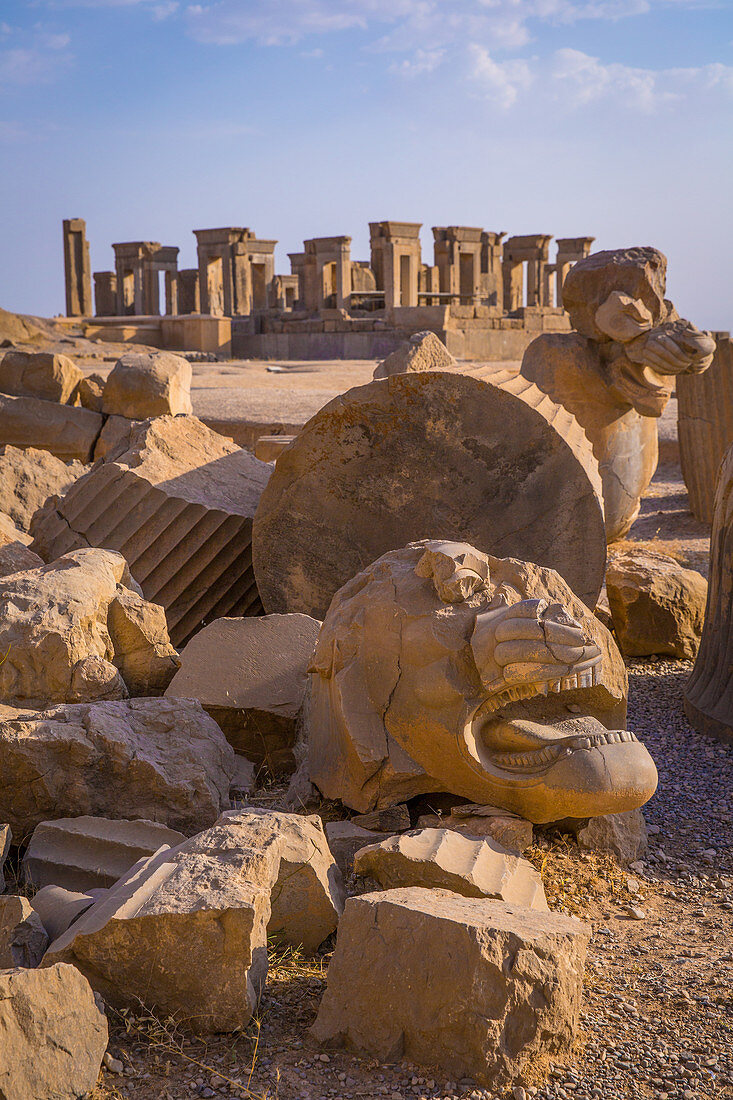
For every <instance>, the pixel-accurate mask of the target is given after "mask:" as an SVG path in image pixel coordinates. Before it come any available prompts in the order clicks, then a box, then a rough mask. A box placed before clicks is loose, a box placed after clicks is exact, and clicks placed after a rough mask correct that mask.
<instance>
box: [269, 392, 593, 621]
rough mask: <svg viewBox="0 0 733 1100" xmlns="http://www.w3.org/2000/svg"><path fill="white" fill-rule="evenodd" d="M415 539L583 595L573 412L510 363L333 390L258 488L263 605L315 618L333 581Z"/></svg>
mask: <svg viewBox="0 0 733 1100" xmlns="http://www.w3.org/2000/svg"><path fill="white" fill-rule="evenodd" d="M416 539H453V540H458V541H461V542H467V543H469V544H470V545H471V546H476V547H478V548H479V549H481V550H486V551H488V552H489V553H490V554H494V555H495V556H497V557H514V558H521V559H523V560H525V561H532V562H536V563H537V564H539V565H545V566H550V567H551V568H552V569H556V570H557V572H558V573H560V574H561V575H562V576H563V577H564V578H565V580H566V581H567V582H568V584H569V585H570V586H571V588H572V589H573V590H574V591H575V592H576V593H577V595H578V596H580V598H581V599H582V600H584V601H585V603H586V604H587V605H588V606H589V607H591V608H592V607H594V606H595V603H596V600H597V597H598V594H599V592H600V589H601V586H602V584H603V573H604V568H605V562H606V536H605V531H604V522H603V503H602V493H601V480H600V476H599V473H598V464H597V462H596V460H595V458H594V457H593V454H592V451H591V447H590V444H589V443H588V440H587V438H586V435H585V433H584V432H583V430H582V429H581V428H580V426H579V424H578V423H577V421H576V420H575V418H574V417H573V416H572V415H571V414H570V413H568V412H566V410H565V409H563V408H562V407H561V406H559V405H555V404H554V402H552V401H551V400H550V398H548V397H547V396H546V395H545V394H543V393H542V392H541V391H540V390H539V389H538V388H537V387H536V386H535V385H534V384H533V383H531V382H527V380H526V379H524V378H521V377H517V376H514V375H511V374H510V373H509V372H499V373H497V374H496V375H495V376H493V378H492V380H491V381H490V382H489V381H484V380H481V379H479V378H476V377H472V376H470V375H465V374H461V373H459V372H457V371H451V372H439V371H426V372H423V373H415V374H400V375H395V376H393V377H391V378H386V379H383V380H379V381H374V382H370V383H368V384H367V385H366V386H358V387H357V388H355V389H353V390H349V391H348V393H345V394H343V395H342V396H340V397H337V398H335V399H334V400H333V401H331V402H329V404H328V405H326V406H324V408H322V409H321V410H320V411H319V412H317V413H316V415H315V416H313V417H312V418H311V419H310V420H309V421H308V423H307V424H306V425H305V427H304V428H303V430H302V431H301V432H300V434H299V435H298V436H296V438H295V439H294V441H293V442H292V443H291V444H290V446H289V447H288V448H286V450H285V451H283V453H282V454H281V455H280V457H279V458H278V460H277V464H276V466H275V470H274V472H273V474H272V476H271V478H270V481H269V483H268V485H267V487H266V488H265V491H264V492H263V494H262V497H261V498H260V503H259V506H258V508H257V512H256V514H255V519H254V524H253V530H252V557H253V564H254V570H255V577H256V579H257V585H258V588H259V592H260V596H261V598H262V602H263V604H264V606H265V610H266V611H268V612H287V611H301V612H304V613H305V614H307V615H313V616H314V617H315V618H317V619H323V617H324V616H325V614H326V611H327V609H328V605H329V603H330V602H331V598H332V597H333V595H334V593H335V592H336V591H337V590H338V589H339V588H340V587H341V585H342V584H345V583H346V581H348V580H350V579H351V578H352V577H353V576H354V575H355V574H356V573H358V572H360V570H362V569H363V568H364V567H365V566H367V565H369V564H370V563H371V562H373V561H374V560H375V559H376V558H379V557H381V555H382V554H384V553H386V552H387V551H388V550H396V549H398V548H399V547H402V546H404V545H405V544H406V543H408V542H412V541H414V540H416Z"/></svg>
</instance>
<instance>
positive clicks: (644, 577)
mask: <svg viewBox="0 0 733 1100" xmlns="http://www.w3.org/2000/svg"><path fill="white" fill-rule="evenodd" d="M606 589H607V591H608V602H609V604H610V606H611V615H612V616H613V628H614V632H615V634H616V638H617V640H618V644H619V648H620V649H621V652H622V653H623V654H624V656H625V657H645V656H647V655H649V654H653V653H661V654H665V653H666V654H669V655H670V656H672V657H681V658H689V657H694V656H695V654H696V653H697V650H698V647H699V645H700V635H701V634H702V626H703V621H704V618H705V600H706V598H707V589H708V586H707V582H706V580H705V578H704V577H703V576H702V575H701V574H700V573H698V572H697V571H696V570H695V569H685V568H684V566H682V565H680V563H679V562H677V561H675V559H674V558H670V557H669V556H668V555H667V554H658V553H656V552H655V551H653V550H641V549H640V550H625V551H624V552H623V553H622V554H618V555H615V556H614V557H613V558H612V560H611V561H610V563H609V566H608V571H607V573H606Z"/></svg>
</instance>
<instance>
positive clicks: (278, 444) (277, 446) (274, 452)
mask: <svg viewBox="0 0 733 1100" xmlns="http://www.w3.org/2000/svg"><path fill="white" fill-rule="evenodd" d="M294 439H295V436H294V435H261V436H260V438H259V439H258V440H257V442H256V443H255V450H254V454H255V458H259V460H260V461H261V462H274V461H275V460H276V459H277V458H279V457H280V455H281V454H282V453H283V451H284V450H285V448H286V447H289V446H290V444H291V443H292V442H293V440H294Z"/></svg>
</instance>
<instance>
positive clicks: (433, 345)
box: [374, 331, 458, 378]
mask: <svg viewBox="0 0 733 1100" xmlns="http://www.w3.org/2000/svg"><path fill="white" fill-rule="evenodd" d="M456 369H458V364H457V363H456V361H455V359H454V358H453V356H452V355H451V354H450V352H449V351H448V349H447V348H446V346H445V344H444V343H443V341H442V340H440V339H439V337H437V336H436V335H435V333H434V332H429V331H428V332H415V333H413V334H412V336H411V337H410V338H409V340H405V342H404V344H401V345H400V347H398V348H397V349H396V350H395V351H393V352H392V354H391V355H388V356H387V358H386V359H384V360H382V362H381V363H379V364H378V365H377V367H376V369H375V371H374V377H375V378H391V377H392V375H394V374H406V373H408V372H410V371H423V370H456Z"/></svg>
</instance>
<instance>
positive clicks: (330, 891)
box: [217, 807, 344, 952]
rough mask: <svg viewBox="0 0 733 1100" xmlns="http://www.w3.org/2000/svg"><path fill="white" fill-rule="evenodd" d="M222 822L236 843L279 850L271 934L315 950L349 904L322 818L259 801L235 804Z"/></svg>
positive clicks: (286, 941) (274, 884)
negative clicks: (284, 810)
mask: <svg viewBox="0 0 733 1100" xmlns="http://www.w3.org/2000/svg"><path fill="white" fill-rule="evenodd" d="M217 825H218V826H219V827H220V828H225V829H228V830H229V833H230V835H231V837H232V842H233V843H237V844H240V845H245V846H248V847H252V848H255V849H257V850H258V851H260V850H261V851H263V852H272V853H274V855H275V856H276V861H277V865H278V870H277V875H276V879H275V880H274V881H273V884H272V896H271V899H270V902H271V906H272V914H271V916H270V920H269V923H268V925H267V934H268V936H271V937H273V938H275V939H276V940H279V941H281V942H284V943H289V944H292V945H293V946H294V947H302V948H303V949H304V950H305V951H308V952H313V951H315V949H316V948H317V947H318V945H319V944H321V943H323V941H324V940H325V939H326V937H327V936H330V934H331V933H332V932H333V931H334V930H335V928H336V925H337V924H338V920H339V917H340V916H341V913H342V912H343V908H344V897H343V883H342V881H341V873H340V871H339V869H338V867H337V865H336V863H335V862H334V859H333V856H332V855H331V851H330V849H329V847H328V843H327V841H326V835H325V833H324V831H323V825H322V824H321V819H320V818H319V817H316V816H315V815H313V816H311V817H303V816H302V815H300V814H287V813H281V812H280V811H276V810H272V811H267V810H260V809H256V808H254V807H253V808H250V809H246V810H229V811H228V812H227V813H225V814H223V815H222V816H221V817H220V818H219V821H218V822H217Z"/></svg>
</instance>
